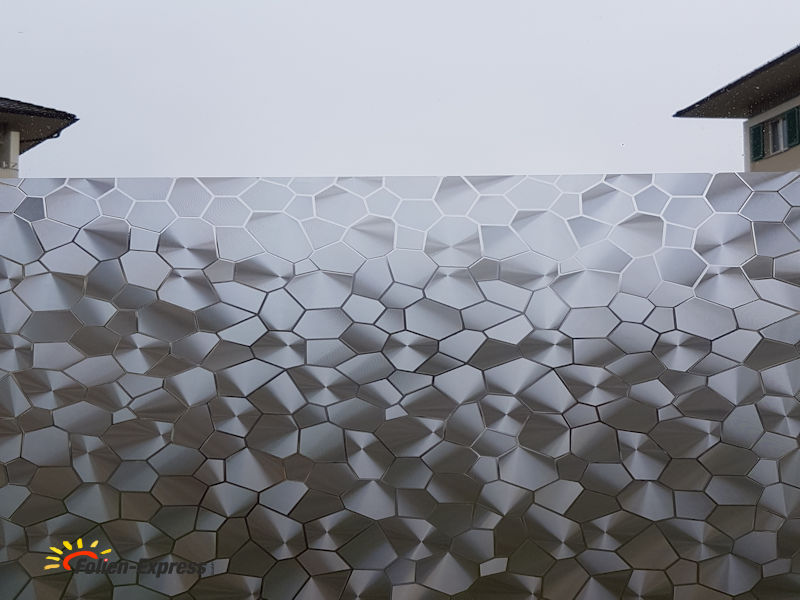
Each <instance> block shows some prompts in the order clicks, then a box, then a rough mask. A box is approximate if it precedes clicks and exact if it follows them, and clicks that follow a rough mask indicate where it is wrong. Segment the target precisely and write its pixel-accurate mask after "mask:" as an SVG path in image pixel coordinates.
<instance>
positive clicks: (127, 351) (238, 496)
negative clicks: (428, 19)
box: [0, 173, 800, 600]
mask: <svg viewBox="0 0 800 600" xmlns="http://www.w3.org/2000/svg"><path fill="white" fill-rule="evenodd" d="M796 178H797V174H791V173H790V174H764V173H748V174H744V175H737V174H732V173H722V174H717V175H705V174H683V175H680V174H677V175H669V174H659V175H606V176H595V175H591V176H588V175H587V176H576V175H569V176H560V177H557V176H553V177H545V176H536V177H525V176H519V177H366V178H295V179H291V178H286V179H257V178H250V179H248V178H234V179H218V178H216V179H215V178H212V179H202V178H200V179H192V178H182V179H181V178H179V179H117V180H113V179H108V180H105V179H96V180H93V179H69V180H61V179H58V180H56V179H26V180H6V181H5V182H4V183H0V461H2V469H0V538H2V545H0V588H2V590H3V597H4V598H19V599H24V600H33V599H50V598H69V599H73V598H97V599H100V598H103V599H106V598H112V599H113V600H133V599H145V600H157V599H164V598H179V599H181V600H189V599H197V600H201V599H202V600H206V599H214V598H235V599H248V598H270V599H283V598H287V599H288V598H296V599H303V600H307V599H319V598H322V599H336V598H363V599H368V598H370V599H378V598H391V599H393V600H417V599H419V600H423V599H425V600H428V599H440V598H442V599H443V598H457V599H464V600H466V599H483V598H501V597H502V598H514V599H518V598H519V599H521V598H546V599H549V600H562V599H568V598H577V599H591V600H595V599H600V600H604V599H614V598H624V599H633V598H647V599H665V600H666V599H670V598H680V599H681V600H723V599H731V598H735V599H737V600H738V599H754V598H759V599H761V598H764V599H782V598H797V597H798V596H800V447H798V435H800V403H799V402H798V398H800V344H798V342H799V341H800V314H799V313H800V179H796ZM79 537H83V538H84V539H98V540H101V541H102V543H103V544H105V545H108V546H112V547H113V548H114V550H115V552H116V553H117V554H118V555H119V556H120V557H122V558H125V559H129V560H132V561H137V560H139V559H142V558H157V557H166V558H168V559H185V560H189V561H195V562H202V563H207V564H208V566H209V568H208V569H207V571H206V572H205V573H203V574H202V576H201V575H200V574H198V573H188V574H187V573H182V574H178V573H174V574H172V575H170V576H168V577H166V576H165V577H154V576H152V575H148V574H147V573H144V574H130V573H129V574H110V575H97V574H88V573H70V572H65V571H63V570H61V571H58V572H55V573H53V572H47V571H43V568H42V566H43V564H45V559H44V557H45V555H46V554H47V553H48V552H50V550H49V548H50V547H52V546H57V545H58V544H59V543H60V542H61V540H69V539H76V538H79Z"/></svg>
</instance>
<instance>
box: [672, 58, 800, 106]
mask: <svg viewBox="0 0 800 600" xmlns="http://www.w3.org/2000/svg"><path fill="white" fill-rule="evenodd" d="M797 95H800V46H797V47H796V48H793V49H792V50H790V51H789V52H786V53H784V54H782V55H781V56H779V57H778V58H776V59H774V60H772V61H770V62H768V63H766V64H765V65H763V66H761V67H759V68H757V69H755V70H753V71H751V72H749V73H747V74H746V75H743V76H742V77H740V78H739V79H737V80H736V81H733V82H731V83H729V84H728V85H726V86H724V87H722V88H720V89H719V90H717V91H715V92H713V93H712V94H709V95H708V96H706V97H705V98H703V99H702V100H699V101H698V102H695V103H694V104H692V105H691V106H688V107H686V108H684V109H682V110H679V111H678V112H676V113H675V114H674V115H673V116H675V117H679V118H681V117H684V118H685V117H690V118H692V117H693V118H717V119H720V118H721V119H749V118H750V117H752V116H754V115H757V114H759V113H761V112H765V111H767V110H769V109H770V108H774V107H775V106H778V105H779V104H781V103H783V102H785V101H787V100H790V99H791V98H793V97H794V96H797Z"/></svg>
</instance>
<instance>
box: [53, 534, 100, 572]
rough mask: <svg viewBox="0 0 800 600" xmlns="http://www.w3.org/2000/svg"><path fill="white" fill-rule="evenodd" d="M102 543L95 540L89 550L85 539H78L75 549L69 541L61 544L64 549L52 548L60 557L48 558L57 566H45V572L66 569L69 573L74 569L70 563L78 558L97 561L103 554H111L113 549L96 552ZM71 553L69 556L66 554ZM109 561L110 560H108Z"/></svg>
mask: <svg viewBox="0 0 800 600" xmlns="http://www.w3.org/2000/svg"><path fill="white" fill-rule="evenodd" d="M99 543H100V542H99V541H97V540H95V541H93V542H92V543H91V544H89V547H88V548H84V547H83V539H81V538H78V539H77V540H76V541H75V545H74V547H73V545H72V544H70V543H69V542H68V541H66V540H64V541H63V542H61V544H62V545H63V546H64V548H63V549H62V548H56V547H55V546H50V550H52V551H53V552H55V553H56V554H57V555H58V556H47V557H46V558H47V560H54V561H56V564H54V565H45V567H44V568H45V570H48V569H61V568H64V569H66V570H67V571H71V570H72V567H70V566H69V561H71V560H72V559H73V558H75V557H76V556H88V557H89V558H93V559H95V560H97V559H98V558H100V556H102V555H103V554H109V553H110V552H111V548H106V549H105V550H95V548H97V546H98V544H99ZM66 552H69V554H65V553H66ZM106 560H108V559H106Z"/></svg>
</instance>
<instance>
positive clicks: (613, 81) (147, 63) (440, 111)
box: [0, 0, 800, 177]
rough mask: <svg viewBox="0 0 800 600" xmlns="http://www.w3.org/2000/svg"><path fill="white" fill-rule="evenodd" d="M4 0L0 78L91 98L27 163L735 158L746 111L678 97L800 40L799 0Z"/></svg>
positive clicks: (297, 169) (354, 169)
mask: <svg viewBox="0 0 800 600" xmlns="http://www.w3.org/2000/svg"><path fill="white" fill-rule="evenodd" d="M2 12H3V22H2V34H0V50H2V53H1V54H0V55H1V56H2V57H3V59H2V64H3V66H2V72H3V78H2V82H3V86H2V88H1V89H0V96H7V97H11V98H15V99H19V100H24V101H29V102H34V103H36V104H43V105H45V106H51V107H54V108H58V109H62V110H66V111H69V112H73V113H75V114H77V115H78V117H79V118H80V119H81V120H80V121H79V122H78V123H77V124H75V125H73V126H72V127H70V128H69V129H67V130H66V131H65V132H64V133H63V134H62V136H61V138H60V139H59V140H55V141H50V142H47V143H45V144H42V145H41V146H39V147H38V148H36V149H34V150H31V151H30V152H29V153H26V154H25V155H24V156H23V157H22V161H21V165H22V175H23V176H26V177H46V176H66V175H71V176H148V175H172V176H177V175H208V176H212V175H230V176H233V175H275V176H277V175H334V174H337V175H370V174H386V175H389V174H434V173H435V174H446V173H458V174H504V173H540V174H541V173H575V172H649V171H661V172H664V171H723V170H741V169H742V168H743V158H742V128H741V121H739V120H695V119H673V118H672V117H671V115H672V114H673V113H674V112H675V111H676V110H678V109H681V108H684V107H685V106H688V105H689V104H691V103H693V102H695V101H696V100H699V99H700V98H702V97H704V96H706V95H707V94H708V93H710V92H712V91H714V90H716V89H717V88H719V87H721V86H722V85H724V84H726V83H728V82H730V81H732V80H734V79H736V78H738V77H739V76H741V75H743V74H744V73H746V72H748V71H750V70H751V69H753V68H755V67H757V66H759V65H761V64H763V63H765V62H767V61H768V60H770V59H772V58H774V57H776V56H778V55H779V54H782V53H783V52H785V51H786V50H789V49H790V48H792V47H794V46H795V45H797V43H798V35H797V31H798V25H797V23H798V22H799V21H800V3H798V2H797V0H763V1H762V2H761V3H753V1H752V0H748V1H746V2H745V1H741V0H701V1H698V0H671V1H670V2H658V3H655V2H643V1H642V0H573V1H556V0H550V1H549V2H543V1H534V0H435V1H431V0H402V1H394V2H388V1H385V0H304V1H300V2H298V1H297V0H281V1H272V0H266V1H256V0H229V1H223V2H220V1H218V0H215V1H213V2H212V1H208V0H169V1H164V0H135V1H131V0H129V1H119V2H116V1H115V2H109V1H108V0H74V1H71V2H64V1H63V0H47V1H45V0H25V1H24V2H8V3H6V4H5V6H4V7H3V9H2ZM770 15H771V16H773V17H775V18H769V19H767V17H769V16H770ZM756 17H761V19H760V21H759V20H754V18H756Z"/></svg>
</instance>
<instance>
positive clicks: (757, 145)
mask: <svg viewBox="0 0 800 600" xmlns="http://www.w3.org/2000/svg"><path fill="white" fill-rule="evenodd" d="M797 145H800V107H795V108H793V109H791V110H789V111H787V112H785V113H783V114H782V115H780V116H778V117H775V118H772V119H770V120H768V121H764V122H763V123H759V124H758V125H754V126H753V127H751V128H750V158H751V160H754V161H756V160H761V159H762V158H767V157H769V156H772V155H774V154H780V153H781V152H784V151H786V150H788V149H789V148H793V147H794V146H797Z"/></svg>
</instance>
